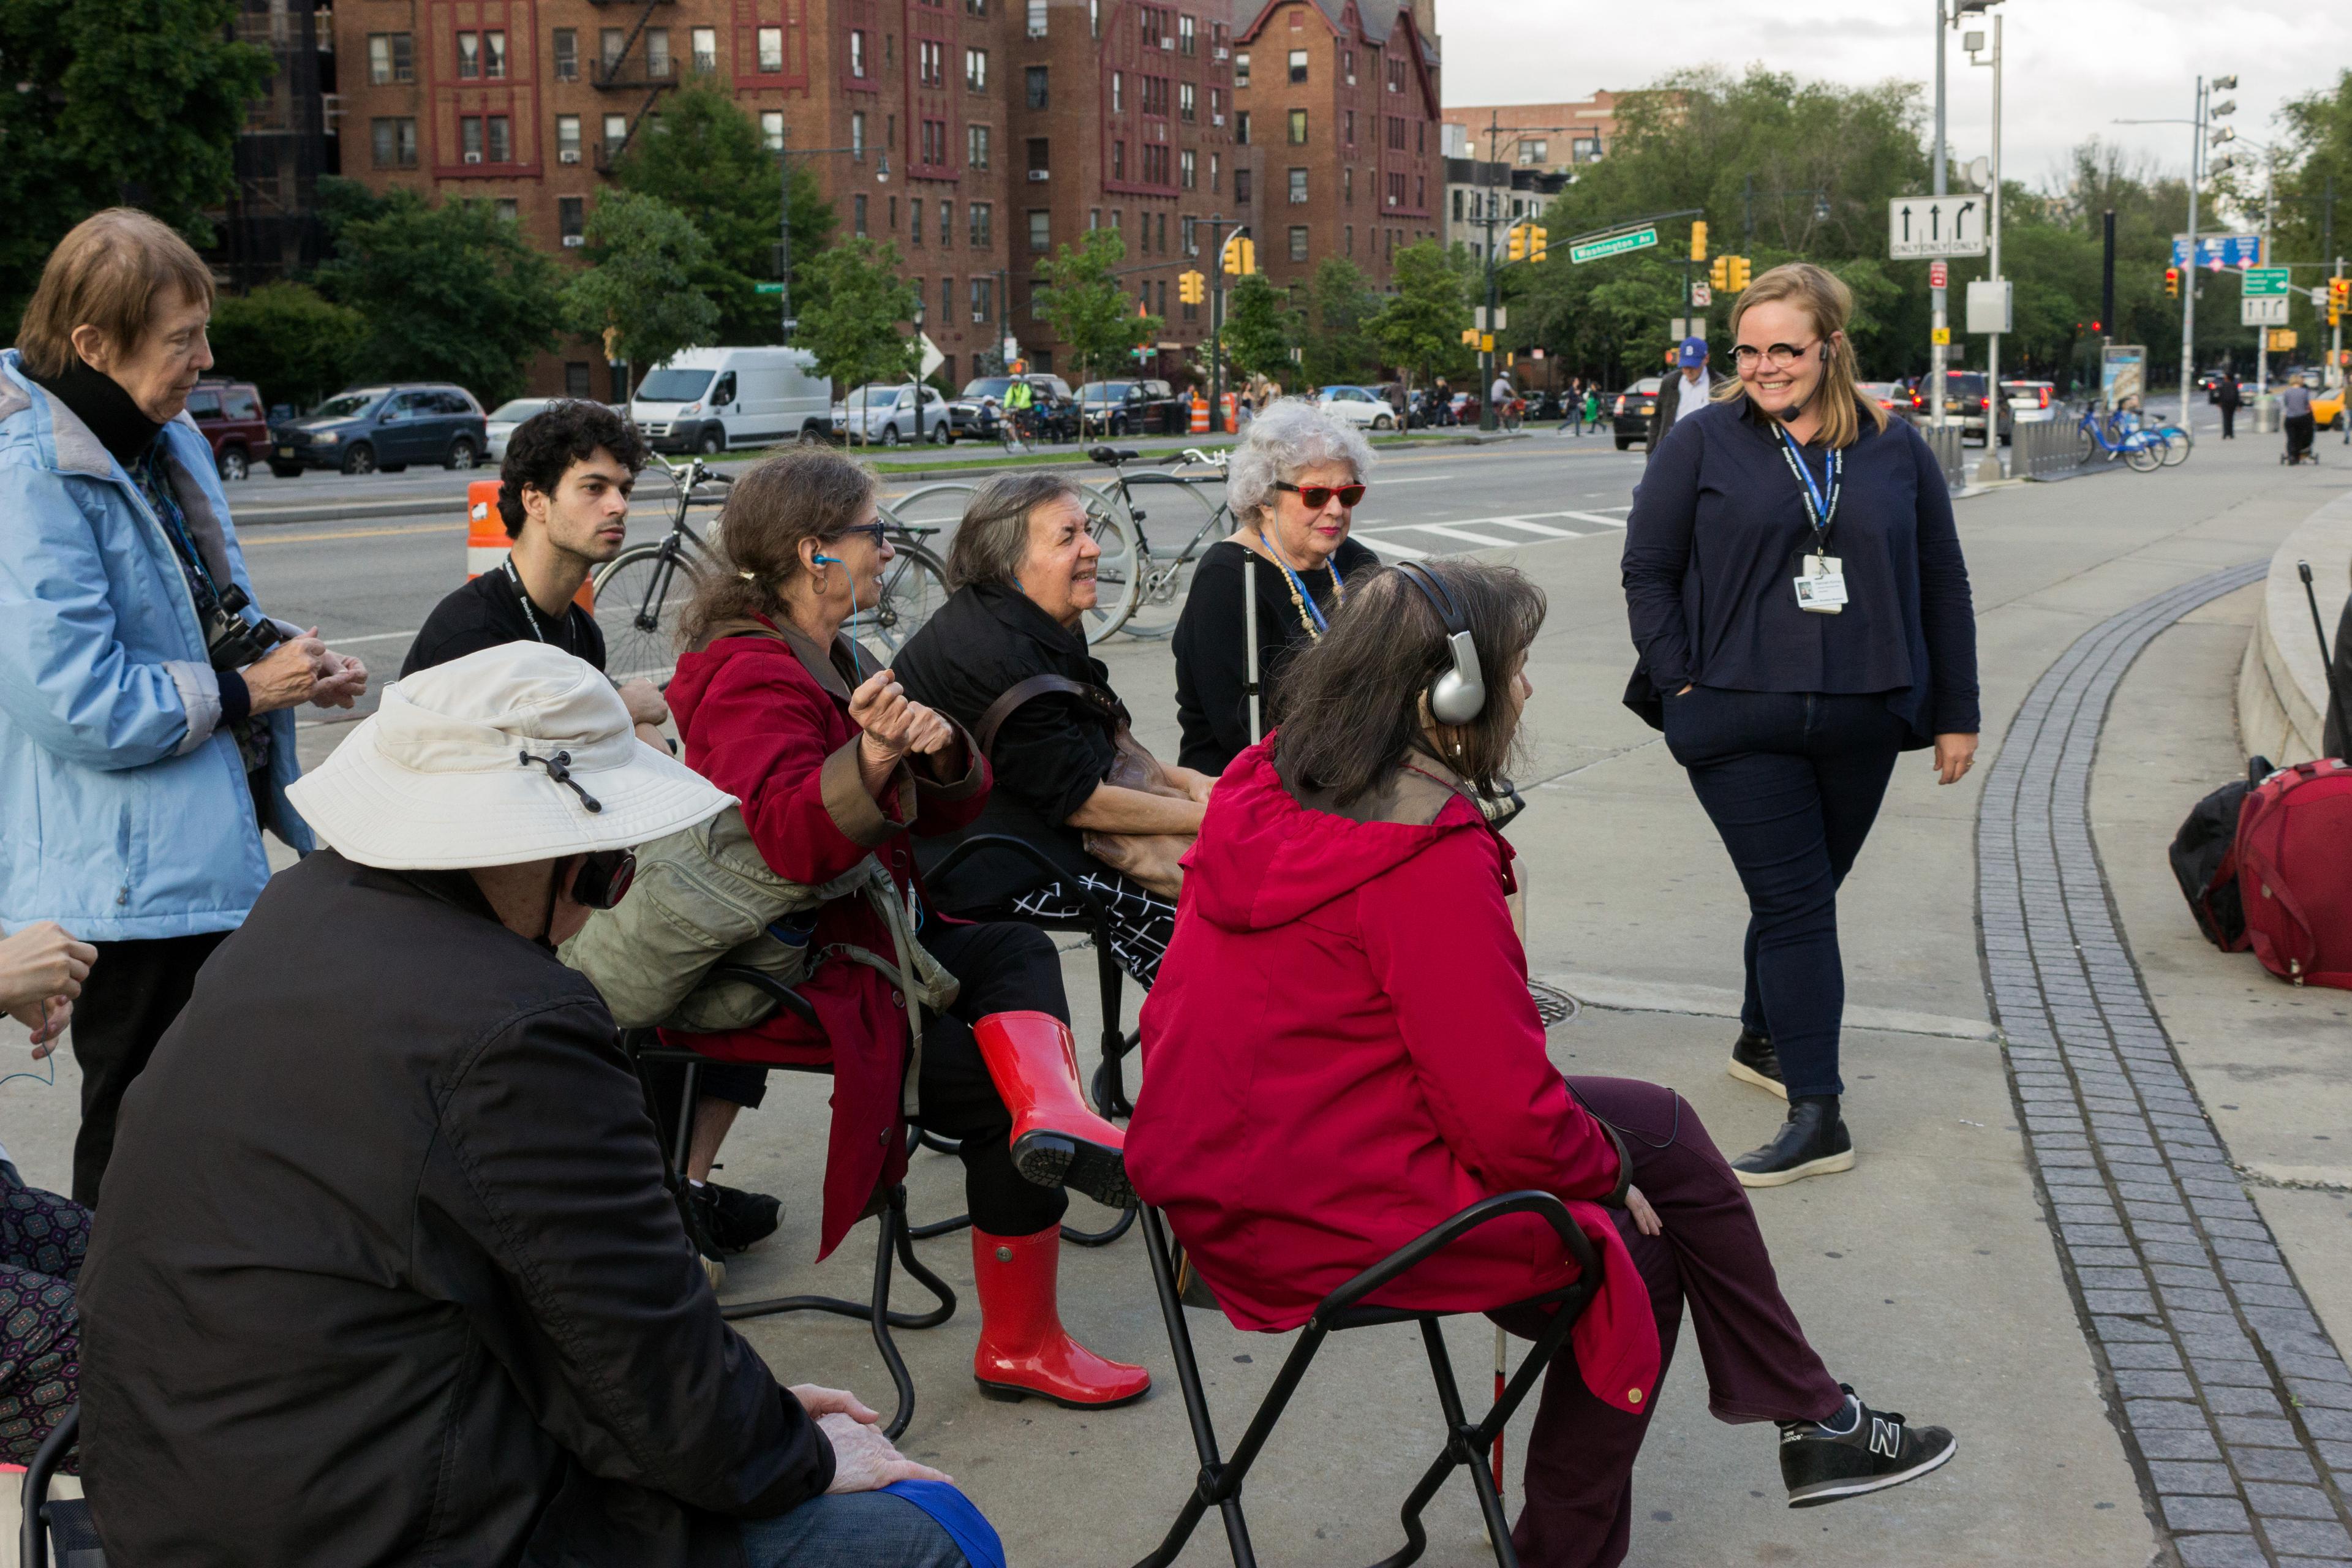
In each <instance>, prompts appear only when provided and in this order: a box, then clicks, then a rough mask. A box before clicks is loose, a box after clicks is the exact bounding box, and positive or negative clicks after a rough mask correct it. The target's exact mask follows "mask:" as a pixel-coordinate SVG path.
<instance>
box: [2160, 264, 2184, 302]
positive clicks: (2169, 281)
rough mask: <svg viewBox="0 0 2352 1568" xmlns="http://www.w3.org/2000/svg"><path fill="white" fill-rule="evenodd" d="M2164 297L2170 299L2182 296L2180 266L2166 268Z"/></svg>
mask: <svg viewBox="0 0 2352 1568" xmlns="http://www.w3.org/2000/svg"><path fill="white" fill-rule="evenodd" d="M2164 297H2165V298H2166V299H2168V300H2178V299H2179V298H2180V268H2178V267H2168V268H2165V269H2164Z"/></svg>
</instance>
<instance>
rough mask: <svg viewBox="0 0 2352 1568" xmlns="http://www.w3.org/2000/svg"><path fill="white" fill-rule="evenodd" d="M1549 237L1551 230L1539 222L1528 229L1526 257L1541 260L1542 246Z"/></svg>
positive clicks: (1531, 259) (1542, 255) (1530, 259)
mask: <svg viewBox="0 0 2352 1568" xmlns="http://www.w3.org/2000/svg"><path fill="white" fill-rule="evenodd" d="M1550 238H1551V230H1549V229H1548V228H1546V227H1544V226H1542V225H1541V224H1538V225H1537V226H1534V227H1533V228H1530V229H1528V260H1529V261H1541V260H1542V259H1543V258H1544V246H1545V245H1546V244H1547V243H1548V242H1549V240H1550Z"/></svg>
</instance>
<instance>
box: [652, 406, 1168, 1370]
mask: <svg viewBox="0 0 2352 1568" xmlns="http://www.w3.org/2000/svg"><path fill="white" fill-rule="evenodd" d="M719 552H720V556H721V560H722V564H723V570H722V571H719V572H714V573H711V574H706V575H705V576H704V577H703V578H702V580H701V581H700V583H699V584H698V587H697V590H696V594H695V598H694V601H693V603H692V604H691V605H688V610H687V614H686V616H685V619H684V625H683V627H682V630H683V631H684V633H685V636H686V638H687V643H688V652H686V653H685V654H684V655H682V656H681V657H680V658H679V659H678V665H677V677H676V679H674V680H673V681H672V682H671V684H670V687H669V690H668V698H669V704H670V711H671V712H672V713H674V714H676V715H677V723H678V729H679V731H680V732H681V733H682V734H683V735H684V737H685V740H686V761H687V763H688V766H690V767H692V768H693V769H694V770H695V771H696V772H698V773H701V774H702V775H703V776H704V777H706V778H708V779H709V780H710V781H711V783H713V784H717V785H718V786H719V788H721V789H723V790H726V791H727V792H728V793H730V795H735V796H736V797H737V798H738V799H739V800H740V801H741V802H742V805H743V820H744V822H745V823H746V825H747V826H749V827H750V829H751V837H752V841H753V842H754V843H755V844H757V845H758V847H759V849H760V855H761V858H762V859H764V860H765V861H766V862H767V863H768V866H769V868H771V869H772V870H773V871H774V872H775V873H776V874H777V875H778V876H780V877H782V878H784V879H787V880H789V881H793V882H799V883H803V884H805V885H809V886H819V885H823V884H825V883H829V882H833V881H834V880H835V879H838V878H841V877H842V876H844V875H845V873H848V872H850V871H852V870H854V869H855V868H857V867H858V866H859V865H860V864H861V863H862V862H864V861H865V860H866V858H868V857H869V856H870V857H873V858H877V859H878V860H879V862H880V863H881V865H882V866H883V867H884V868H886V869H887V871H888V873H889V877H890V883H891V887H892V889H893V892H894V893H895V896H896V897H897V898H898V900H899V901H900V902H902V903H903V904H905V905H906V907H907V908H908V911H909V914H910V918H911V922H912V925H913V930H914V934H915V937H916V940H917V941H918V942H919V946H920V947H921V949H922V950H923V952H926V953H928V954H929V956H930V957H931V958H932V959H934V960H936V961H937V963H938V964H939V966H940V967H941V968H943V969H944V970H945V971H946V972H947V973H949V974H950V975H952V976H954V978H955V980H956V982H957V983H958V984H957V986H956V990H955V994H954V997H953V999H952V1000H951V1001H950V1000H948V999H947V998H946V997H944V996H938V995H935V996H934V997H933V998H932V1000H933V1001H934V1003H936V1004H938V1005H935V1006H925V1007H923V1008H922V1012H923V1014H924V1026H923V1030H922V1038H921V1042H920V1045H921V1049H920V1051H919V1053H916V1056H917V1060H916V1061H915V1062H914V1064H913V1070H912V1071H911V1072H910V1070H909V1067H910V1063H909V1056H910V1052H909V1046H910V1041H911V1036H912V1031H911V1030H910V1029H909V1028H908V994H906V993H905V992H904V991H902V990H901V988H900V987H899V985H898V984H896V983H895V982H894V980H893V979H892V978H891V977H890V976H889V975H886V974H885V973H883V972H882V971H881V970H880V969H877V968H876V967H875V966H874V963H872V962H871V961H873V960H877V959H878V960H880V961H882V962H885V963H892V964H894V965H895V964H899V963H901V961H902V957H903V955H902V954H900V952H898V942H897V939H895V938H894V936H893V934H892V924H893V922H892V921H889V920H887V919H885V918H884V916H883V915H882V913H881V912H880V911H879V910H877V907H876V906H875V904H874V903H873V902H872V901H870V900H869V899H868V898H867V896H866V895H865V894H864V893H857V892H853V893H848V894H845V895H844V896H841V897H838V898H835V900H832V901H831V902H829V903H827V904H825V905H824V907H823V908H822V909H821V910H819V911H818V913H817V915H816V919H815V923H814V930H813V931H810V932H809V937H808V940H809V941H810V942H811V943H812V944H813V945H814V948H815V949H816V950H817V951H818V952H820V953H821V954H822V957H821V958H820V959H819V961H818V963H817V965H816V967H815V969H814V973H812V974H811V976H810V978H809V979H808V981H807V982H806V983H805V984H803V985H802V986H801V987H800V990H801V993H802V994H803V995H804V996H806V997H807V998H808V1000H809V1001H810V1003H811V1004H812V1005H814V1009H815V1012H816V1016H817V1018H818V1020H819V1023H820V1025H821V1027H819V1028H814V1029H812V1028H811V1027H809V1026H807V1025H806V1024H804V1023H803V1022H802V1021H800V1020H799V1019H798V1018H796V1017H794V1016H792V1015H791V1014H788V1013H779V1014H778V1015H777V1016H775V1017H773V1018H772V1019H770V1020H769V1021H768V1022H767V1023H764V1024H762V1025H761V1026H758V1027H757V1028H754V1029H750V1030H746V1031H743V1032H741V1033H738V1034H732V1035H720V1036H692V1035H668V1034H666V1035H665V1039H666V1040H667V1041H668V1042H669V1043H673V1044H678V1045H684V1046H688V1047H692V1048H694V1049H695V1050H698V1051H699V1052H701V1053H702V1054H703V1055H705V1056H708V1057H711V1058H715V1059H717V1060H719V1061H723V1062H744V1063H768V1064H779V1063H819V1062H824V1063H830V1064H831V1066H832V1068H833V1076H834V1090H833V1131H832V1136H831V1142H830V1146H829V1149H828V1152H827V1157H826V1162H825V1178H824V1218H823V1222H822V1226H821V1229H820V1247H819V1252H818V1256H819V1257H820V1258H821V1257H823V1256H824V1254H825V1253H828V1252H830V1251H832V1250H833V1248H834V1247H835V1244H836V1243H838V1242H839V1241H840V1240H841V1238H842V1237H843V1235H845V1233H846V1232H847V1231H848V1229H849V1227H850V1226H853V1225H855V1224H856V1222H857V1220H858V1219H859V1217H860V1216H861V1215H864V1214H865V1213H866V1210H867V1205H869V1203H870V1202H871V1200H872V1198H873V1196H874V1194H876V1192H877V1190H879V1189H881V1188H883V1187H886V1186H887V1185H888V1184H892V1183H895V1182H897V1181H898V1180H899V1179H900V1177H901V1176H902V1175H903V1174H904V1173H905V1171H906V1164H907V1150H906V1142H905V1131H906V1124H907V1119H908V1115H909V1114H911V1115H913V1116H914V1117H915V1118H916V1119H917V1120H919V1121H920V1122H921V1123H922V1125H924V1126H926V1127H929V1128H930V1129H932V1130H933V1131H938V1132H940V1133H941V1134H942V1135H945V1136H949V1137H954V1138H958V1139H961V1141H962V1142H961V1154H962V1159H963V1164H964V1190H965V1195H966V1198H967V1200H968V1202H969V1204H970V1205H971V1219H972V1229H971V1247H972V1268H973V1270H974V1273H975V1275H976V1277H977V1279H978V1282H979V1293H980V1310H981V1338H980V1349H979V1351H978V1352H977V1353H976V1355H975V1357H974V1361H973V1373H974V1375H975V1376H976V1377H977V1378H978V1379H979V1380H980V1384H981V1388H982V1392H983V1393H985V1394H990V1395H992V1396H993V1397H1000V1398H1020V1397H1022V1396H1024V1394H1041V1395H1043V1396H1045V1397H1047V1398H1050V1399H1053V1400H1055V1401H1056V1402H1057V1403H1060V1404H1064V1405H1073V1406H1076V1407H1079V1408H1098V1407H1101V1406H1104V1405H1122V1404H1125V1403H1127V1402H1129V1400H1133V1399H1139V1398H1141V1397H1142V1395H1143V1394H1144V1393H1145V1392H1146V1391H1147V1390H1148V1389H1149V1388H1150V1384H1151V1379H1150V1374H1149V1373H1146V1372H1145V1371H1144V1370H1143V1369H1142V1368H1141V1367H1139V1366H1129V1365H1126V1364H1124V1363H1118V1362H1113V1361H1108V1360H1106V1359H1105V1358H1103V1357H1101V1356H1097V1355H1096V1354H1095V1353H1094V1352H1091V1351H1089V1350H1087V1348H1086V1347H1085V1346H1083V1345H1081V1344H1079V1343H1077V1342H1076V1341H1075V1340H1073V1339H1071V1338H1070V1337H1069V1336H1068V1334H1067V1333H1066V1332H1065V1331H1063V1329H1062V1325H1061V1320H1060V1316H1059V1314H1058V1312H1057V1311H1056V1310H1055V1273H1056V1270H1057V1268H1058V1260H1059V1256H1060V1247H1061V1218H1062V1211H1063V1208H1064V1206H1065V1204H1066V1199H1065V1198H1064V1196H1063V1193H1062V1186H1063V1184H1064V1183H1065V1182H1066V1183H1067V1184H1069V1185H1071V1186H1075V1187H1076V1188H1077V1189H1078V1190H1079V1191H1081V1192H1083V1193H1086V1194H1087V1195H1088V1196H1090V1197H1093V1198H1096V1199H1097V1200H1098V1201H1100V1202H1103V1203H1107V1204H1111V1205H1118V1204H1122V1203H1124V1202H1125V1201H1126V1200H1127V1198H1128V1195H1129V1187H1128V1185H1127V1179H1126V1174H1125V1172H1124V1169H1123V1167H1122V1165H1121V1158H1120V1142H1121V1139H1120V1133H1119V1131H1118V1129H1117V1128H1115V1127H1113V1126H1111V1125H1110V1124H1109V1123H1108V1122H1105V1121H1101V1120H1100V1119H1098V1118H1097V1117H1096V1116H1095V1115H1094V1114H1093V1113H1092V1112H1090V1111H1089V1110H1087V1107H1086V1102H1085V1100H1083V1099H1082V1098H1081V1097H1080V1095H1079V1092H1078V1088H1077V1058H1076V1049H1075V1047H1074V1044H1073V1042H1072V1040H1071V1037H1070V1030H1069V1024H1068V1015H1069V1007H1068V1004H1067V1002H1066V1000H1065V999H1064V996H1063V993H1062V973H1061V963H1060V960H1059V958H1058V956H1057V955H1056V953H1055V950H1054V944H1053V941H1052V939H1051V938H1049V937H1048V936H1046V935H1045V932H1044V931H1040V930H1038V929H1037V928H1036V927H1034V926H1026V925H1016V924H1004V923H998V924H972V923H968V922H965V921H951V920H949V919H947V918H946V917H944V916H941V915H939V914H938V913H936V912H934V911H932V910H929V908H928V901H927V900H926V899H925V897H924V893H923V888H922V880H921V878H920V877H919V875H918V874H917V871H916V868H915V857H914V851H913V848H912V846H911V842H910V838H911V836H912V835H915V834H924V835H929V834H937V833H945V832H950V831H952V830H953V829H955V828H958V827H961V826H963V825H965V824H966V823H969V822H970V821H971V819H972V818H973V817H975V816H978V815H979V814H980V809H981V806H982V804H984V802H985V801H986V798H987V795H988V787H989V777H988V764H987V762H986V760H985V759H983V758H982V756H981V755H980V754H979V752H978V751H977V749H976V748H974V747H973V746H972V744H971V740H970V738H969V737H968V736H966V735H965V734H964V732H963V731H962V730H961V729H960V728H958V727H957V726H956V725H955V724H953V723H951V722H950V721H948V720H946V719H943V718H941V717H940V715H939V714H937V713H935V712H933V711H932V710H929V709H928V708H925V707H923V706H921V705H920V704H919V703H914V702H910V701H908V700H907V696H906V693H905V691H904V690H903V689H901V688H900V687H899V686H898V682H897V681H896V680H895V679H892V676H891V672H890V671H888V670H887V669H876V668H873V661H872V659H870V658H867V657H866V655H865V654H864V653H863V652H862V651H861V650H860V649H858V647H856V644H855V643H853V642H852V641H850V640H849V639H848V638H846V637H843V636H842V635H841V627H842V625H843V623H844V622H845V621H847V620H848V619H849V617H850V616H852V615H853V614H854V613H855V611H856V606H857V605H859V604H861V603H862V604H866V605H871V604H872V603H874V600H875V594H876V591H877V586H878V585H879V584H880V581H881V575H882V571H883V568H884V567H885V566H886V565H887V563H889V562H890V560H891V559H892V554H893V552H892V551H891V547H890V544H889V542H888V540H887V538H886V537H885V536H884V533H883V530H882V523H881V521H880V518H879V513H878V510H877V506H876V504H875V495H874V478H873V475H872V473H871V472H870V471H868V470H867V469H866V468H864V467H862V466H861V465H859V464H857V463H855V462H853V461H851V460H850V459H849V458H846V457H845V456H843V455H841V454H840V453H837V452H835V451H832V450H830V449H822V448H815V447H802V448H798V449H795V450H793V451H790V452H786V453H784V454H782V455H781V456H779V457H775V458H770V459H768V460H767V461H766V462H763V463H761V464H760V465H759V466H758V467H757V468H753V469H751V471H750V472H749V473H747V474H745V475H744V476H743V477H742V478H741V479H740V480H738V481H737V482H736V485H735V488H734V490H733V493H732V494H731V495H730V498H729V500H728V503H727V521H726V526H725V528H724V529H723V530H721V531H720V532H719ZM919 967H920V964H919V961H918V968H919ZM920 991H921V987H920V986H919V985H918V988H917V995H918V997H919V995H920Z"/></svg>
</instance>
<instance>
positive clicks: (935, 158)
mask: <svg viewBox="0 0 2352 1568" xmlns="http://www.w3.org/2000/svg"><path fill="white" fill-rule="evenodd" d="M947 161H948V122H947V121H944V120H926V121H923V162H924V163H929V164H931V165H932V166H934V167H937V166H939V165H940V164H943V163H946V162H947Z"/></svg>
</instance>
